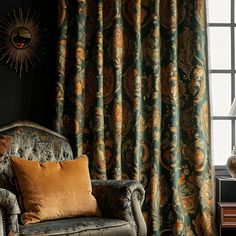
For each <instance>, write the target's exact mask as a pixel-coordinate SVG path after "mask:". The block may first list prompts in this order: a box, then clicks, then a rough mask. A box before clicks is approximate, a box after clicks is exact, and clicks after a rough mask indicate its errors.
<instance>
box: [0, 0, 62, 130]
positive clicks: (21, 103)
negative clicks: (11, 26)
mask: <svg viewBox="0 0 236 236" xmlns="http://www.w3.org/2000/svg"><path fill="white" fill-rule="evenodd" d="M18 7H22V8H23V9H30V10H31V11H37V12H39V13H40V18H39V20H40V22H41V23H42V25H43V26H44V27H45V28H46V33H45V36H46V38H45V42H46V46H45V50H46V53H45V55H43V57H42V59H43V63H42V64H37V65H36V66H35V67H34V68H30V71H29V72H28V73H24V74H23V75H22V77H21V78H19V74H17V73H16V72H14V71H13V70H11V69H10V68H9V66H8V65H6V64H5V63H4V62H2V61H1V62H0V126H1V125H3V124H6V123H9V122H12V121H14V120H31V121H34V122H37V123H39V124H41V125H44V126H46V127H49V128H52V126H53V120H54V113H55V112H54V105H53V104H54V95H55V78H56V37H57V9H58V3H57V0H49V1H48V0H47V1H45V0H34V1H32V0H7V1H3V2H2V3H1V7H0V18H2V17H4V16H6V15H7V13H8V12H10V11H11V10H13V9H17V8H18Z"/></svg>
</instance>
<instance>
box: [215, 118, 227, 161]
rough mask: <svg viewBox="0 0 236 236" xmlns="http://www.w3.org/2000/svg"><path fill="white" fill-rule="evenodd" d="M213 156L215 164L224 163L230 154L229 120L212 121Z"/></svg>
mask: <svg viewBox="0 0 236 236" xmlns="http://www.w3.org/2000/svg"><path fill="white" fill-rule="evenodd" d="M213 148H214V149H213V157H214V164H215V165H225V164H226V162H227V159H228V157H229V156H230V155H231V121H229V120H226V121H225V120H224V121H223V120H214V121H213Z"/></svg>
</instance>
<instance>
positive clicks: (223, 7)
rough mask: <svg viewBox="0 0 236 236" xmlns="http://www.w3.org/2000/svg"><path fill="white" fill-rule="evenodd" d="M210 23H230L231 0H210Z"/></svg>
mask: <svg viewBox="0 0 236 236" xmlns="http://www.w3.org/2000/svg"><path fill="white" fill-rule="evenodd" d="M208 6H209V21H210V23H230V0H209V4H208Z"/></svg>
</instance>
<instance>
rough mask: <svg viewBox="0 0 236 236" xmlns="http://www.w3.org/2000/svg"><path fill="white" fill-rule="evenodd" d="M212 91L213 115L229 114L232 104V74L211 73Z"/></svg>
mask: <svg viewBox="0 0 236 236" xmlns="http://www.w3.org/2000/svg"><path fill="white" fill-rule="evenodd" d="M211 93H212V106H213V115H214V116H227V115H229V110H230V105H231V75H230V74H211Z"/></svg>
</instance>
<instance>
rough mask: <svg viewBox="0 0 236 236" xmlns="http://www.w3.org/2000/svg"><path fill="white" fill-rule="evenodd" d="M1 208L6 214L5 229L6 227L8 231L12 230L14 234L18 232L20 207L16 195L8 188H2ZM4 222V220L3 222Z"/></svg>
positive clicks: (0, 192)
mask: <svg viewBox="0 0 236 236" xmlns="http://www.w3.org/2000/svg"><path fill="white" fill-rule="evenodd" d="M0 208H1V209H2V210H3V211H4V213H5V214H6V219H5V223H6V225H5V226H4V229H6V230H7V232H8V233H9V232H11V233H12V234H14V235H16V234H18V232H19V225H18V215H19V214H20V208H19V204H18V202H17V198H16V195H15V194H14V193H12V192H10V191H8V190H6V189H3V188H0ZM1 214H2V211H1ZM2 218H3V217H2ZM3 223H4V222H2V224H3Z"/></svg>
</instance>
